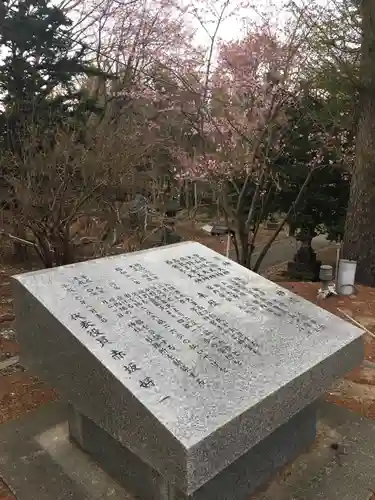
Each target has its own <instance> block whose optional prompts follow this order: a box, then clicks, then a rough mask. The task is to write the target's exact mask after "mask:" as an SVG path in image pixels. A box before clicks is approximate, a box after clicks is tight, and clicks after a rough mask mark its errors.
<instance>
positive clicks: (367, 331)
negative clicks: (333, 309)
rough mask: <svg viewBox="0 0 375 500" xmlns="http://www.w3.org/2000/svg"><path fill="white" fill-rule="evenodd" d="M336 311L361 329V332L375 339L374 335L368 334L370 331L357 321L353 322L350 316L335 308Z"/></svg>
mask: <svg viewBox="0 0 375 500" xmlns="http://www.w3.org/2000/svg"><path fill="white" fill-rule="evenodd" d="M337 310H338V311H339V312H340V313H341V314H343V315H344V316H345V317H346V318H347V319H349V320H350V321H351V322H352V323H353V324H354V325H355V326H358V327H359V328H361V329H362V330H364V331H365V332H366V333H368V334H369V335H370V336H371V337H372V338H374V339H375V335H374V334H373V333H372V332H370V330H369V329H368V328H366V327H365V326H363V325H362V324H361V323H360V322H359V321H357V320H355V319H354V318H352V317H351V316H349V314H347V313H346V312H344V311H342V310H341V309H339V308H337Z"/></svg>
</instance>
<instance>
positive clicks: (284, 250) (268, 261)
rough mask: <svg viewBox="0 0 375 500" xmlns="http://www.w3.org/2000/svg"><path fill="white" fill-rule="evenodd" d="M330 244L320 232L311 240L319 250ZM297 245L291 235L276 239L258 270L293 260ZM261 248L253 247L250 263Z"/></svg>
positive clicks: (253, 261)
mask: <svg viewBox="0 0 375 500" xmlns="http://www.w3.org/2000/svg"><path fill="white" fill-rule="evenodd" d="M329 245H330V242H329V241H328V240H327V238H326V236H324V235H322V234H320V235H318V236H316V237H315V238H314V239H313V241H312V246H313V248H314V250H320V249H322V248H325V247H327V246H329ZM298 247H299V242H298V241H296V239H295V238H293V237H287V238H284V239H282V240H278V241H276V242H275V243H274V244H273V245H272V247H271V248H270V249H269V251H268V253H267V254H266V256H265V257H264V259H263V262H262V264H261V266H260V269H259V271H260V272H262V271H265V270H266V269H268V268H269V267H272V266H276V265H277V264H281V263H283V262H286V261H288V260H293V257H294V254H295V253H296V251H297V249H298ZM261 250H262V246H260V247H259V250H258V249H255V252H254V254H253V257H252V260H251V264H252V265H254V264H255V262H256V260H257V258H258V256H259V254H260V251H261ZM231 257H232V258H235V253H233V254H232V255H231Z"/></svg>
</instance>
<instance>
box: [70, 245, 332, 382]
mask: <svg viewBox="0 0 375 500" xmlns="http://www.w3.org/2000/svg"><path fill="white" fill-rule="evenodd" d="M164 265H166V266H167V267H169V268H171V269H172V270H173V272H175V273H178V274H180V275H182V279H185V280H188V281H190V280H192V281H193V282H195V284H196V285H198V286H197V289H196V291H195V293H190V290H189V293H187V290H186V288H184V289H183V287H182V288H179V287H178V286H176V282H173V281H172V282H170V281H168V280H166V279H163V278H165V277H164V276H158V274H157V273H156V272H155V269H154V268H150V266H149V265H148V263H145V262H134V261H133V262H132V263H129V264H128V265H127V266H125V265H116V266H115V267H114V271H115V272H114V273H111V277H110V279H108V280H105V279H101V280H95V279H94V278H92V277H90V275H89V273H86V274H83V273H82V274H79V275H77V276H74V277H72V278H71V279H69V280H68V281H67V282H66V283H64V284H63V285H62V286H63V288H64V289H65V291H66V292H67V293H68V294H70V295H71V296H72V297H73V298H74V300H75V301H77V302H78V304H79V305H80V308H79V310H80V312H73V313H72V314H71V319H72V320H73V321H74V322H75V324H76V325H77V326H78V327H79V328H80V329H81V330H82V331H84V332H85V333H87V335H88V336H89V337H91V338H93V339H94V340H95V342H96V343H97V345H98V347H99V348H100V349H103V350H106V352H107V353H108V355H109V356H110V357H111V359H112V360H113V361H114V362H116V363H118V364H119V366H120V365H121V367H122V369H123V373H124V375H126V376H129V377H132V378H134V377H135V378H136V380H138V385H139V387H140V388H142V389H148V390H152V389H153V388H155V387H157V380H155V379H154V377H153V374H152V373H150V369H151V367H149V366H147V363H146V364H145V363H143V362H142V361H141V360H140V359H139V358H137V356H135V357H134V356H133V355H132V354H131V353H130V352H129V350H128V348H127V345H126V340H125V337H124V339H123V340H120V341H119V339H118V338H117V339H116V338H112V336H111V328H110V325H111V322H113V321H114V318H117V320H115V321H119V320H120V321H123V330H124V332H133V335H135V338H137V339H139V341H140V342H143V343H144V344H145V345H146V346H148V349H151V351H152V352H154V353H155V354H154V355H152V357H153V356H155V355H156V353H157V355H158V356H159V357H160V356H161V357H162V358H165V359H167V360H168V361H169V362H170V363H171V364H172V365H173V366H174V367H175V369H177V370H179V371H181V372H183V373H184V374H185V375H187V376H188V377H189V378H191V380H192V381H193V382H194V383H196V384H197V385H198V386H201V387H203V386H205V385H206V383H207V373H208V371H207V367H210V370H211V373H212V372H213V373H215V372H216V373H217V374H218V375H219V374H220V373H222V374H225V373H228V372H230V371H231V370H233V369H236V367H241V366H243V364H244V363H249V362H250V363H251V359H252V358H251V357H252V356H261V355H262V348H261V345H260V344H259V342H258V341H257V340H256V338H255V337H253V335H252V331H249V329H246V330H245V331H244V329H243V328H240V327H238V326H237V323H236V314H235V313H234V315H233V316H234V319H233V317H231V316H228V315H226V314H223V313H222V312H221V309H222V308H221V306H222V305H223V304H226V305H230V306H232V305H233V307H235V308H237V309H238V311H239V312H240V311H241V312H242V313H244V314H245V316H250V317H251V318H252V321H256V318H257V315H258V316H259V315H262V314H263V315H264V314H268V316H272V317H274V318H279V321H281V320H282V321H284V320H285V321H287V322H289V323H290V324H292V325H293V326H294V327H297V328H300V329H302V330H303V331H304V332H306V334H307V335H311V334H313V333H314V332H319V331H320V329H321V328H322V325H320V324H319V323H318V322H317V321H316V320H315V319H313V318H310V317H308V316H307V315H304V314H302V313H300V312H298V311H297V312H296V310H295V308H293V307H291V306H293V305H294V304H295V301H296V299H294V298H293V297H290V296H289V297H288V298H287V299H286V297H285V292H283V291H282V290H277V292H276V293H274V294H272V297H270V296H269V294H267V293H266V292H265V291H264V290H263V289H262V288H261V287H257V286H254V285H252V284H251V282H249V280H247V279H246V278H244V277H243V276H241V275H240V274H238V273H236V271H235V270H233V265H232V264H231V262H230V261H228V260H224V259H223V258H221V257H219V256H218V257H216V256H214V257H212V258H208V257H205V256H202V255H199V254H198V253H192V254H188V255H183V256H179V257H176V258H167V259H165V261H164ZM167 274H168V273H167ZM116 276H117V277H116ZM126 284H128V285H126ZM254 318H255V319H254ZM255 332H256V330H255ZM189 353H190V354H189ZM198 360H199V362H198V363H197V361H198ZM204 367H206V368H204Z"/></svg>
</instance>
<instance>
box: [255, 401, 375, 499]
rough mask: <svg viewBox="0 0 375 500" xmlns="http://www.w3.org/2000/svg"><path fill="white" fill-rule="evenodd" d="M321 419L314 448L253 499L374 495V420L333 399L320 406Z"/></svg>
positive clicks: (350, 497)
mask: <svg viewBox="0 0 375 500" xmlns="http://www.w3.org/2000/svg"><path fill="white" fill-rule="evenodd" d="M318 418H319V424H318V438H317V442H316V443H315V445H314V446H313V448H312V449H311V450H310V452H309V453H307V454H305V455H302V456H300V457H299V458H298V460H296V461H295V462H294V463H293V464H291V465H290V466H289V467H287V468H286V469H284V470H283V471H282V473H281V474H279V476H278V477H277V478H275V480H274V481H273V482H272V483H271V484H270V485H269V487H268V489H267V490H266V491H264V492H263V493H260V494H259V495H257V496H256V497H254V498H253V499H252V500H318V499H322V500H370V499H372V498H373V497H372V492H371V490H373V491H375V440H374V436H375V422H374V421H372V420H369V419H366V418H362V417H360V416H359V415H358V414H356V413H354V412H352V411H349V410H347V409H345V408H341V407H339V406H336V405H333V404H329V403H323V404H322V405H321V407H320V410H319V417H318ZM337 445H338V447H337ZM336 448H337V449H336Z"/></svg>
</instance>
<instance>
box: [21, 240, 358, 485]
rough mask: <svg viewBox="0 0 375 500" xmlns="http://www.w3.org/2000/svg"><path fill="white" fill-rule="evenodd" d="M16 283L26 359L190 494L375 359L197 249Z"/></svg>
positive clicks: (344, 329)
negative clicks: (334, 384) (339, 380)
mask: <svg viewBox="0 0 375 500" xmlns="http://www.w3.org/2000/svg"><path fill="white" fill-rule="evenodd" d="M13 285H14V305H15V311H16V329H17V334H18V338H19V341H20V344H21V349H22V351H21V361H22V360H23V362H24V363H26V364H27V365H28V366H29V367H30V368H31V369H34V370H35V372H36V373H38V374H40V375H41V376H42V377H43V378H44V379H45V380H46V381H49V382H50V383H51V384H52V385H53V386H54V387H56V389H57V390H59V391H60V392H61V394H62V395H63V396H64V397H65V398H66V399H67V400H68V401H70V402H71V403H72V404H73V405H74V406H75V408H76V409H77V410H78V411H79V412H80V413H82V414H83V415H85V416H86V417H88V418H90V419H92V420H93V421H94V422H95V423H96V424H97V425H98V426H100V427H102V428H103V429H105V430H106V431H107V432H108V433H109V434H110V435H112V436H113V437H114V438H115V439H117V440H118V441H119V442H120V443H122V444H123V445H124V446H126V447H128V448H129V449H130V450H131V451H132V452H133V453H135V454H136V455H138V456H139V457H140V458H141V459H142V460H143V461H144V462H146V463H147V464H149V465H150V466H151V467H152V468H153V469H155V470H157V471H158V472H159V473H160V474H162V475H164V476H166V477H167V479H168V481H169V482H170V483H172V484H175V485H176V486H177V487H178V488H179V489H180V490H181V491H183V492H184V493H186V494H191V493H193V492H194V491H195V490H197V489H199V488H200V487H201V486H202V485H204V484H205V483H206V482H208V481H209V480H210V479H211V478H213V477H214V476H215V475H216V474H218V473H219V472H220V471H222V470H223V469H225V468H226V467H228V466H229V465H230V464H231V463H233V462H234V461H235V460H237V459H238V458H239V457H240V456H242V455H243V454H245V453H246V452H247V451H248V450H249V449H250V448H252V447H253V446H255V445H256V444H257V443H258V442H259V441H261V440H263V439H264V438H265V437H267V436H268V435H269V434H271V433H272V432H273V431H274V430H275V429H277V428H278V427H279V426H281V425H283V424H284V423H286V422H287V421H288V420H289V419H290V418H291V417H293V416H294V415H296V414H297V413H298V412H299V411H301V410H302V409H303V408H305V407H306V406H308V405H309V404H310V403H312V402H313V401H314V400H315V399H317V398H318V397H319V396H320V395H321V394H322V393H323V392H324V391H325V390H326V389H327V388H328V387H329V386H330V385H331V383H332V382H333V380H335V379H336V378H337V377H339V376H342V375H343V374H344V373H346V372H347V371H348V370H350V369H351V368H352V367H354V366H356V365H357V364H359V363H360V361H361V359H362V357H363V340H362V331H361V330H359V329H358V328H356V327H354V326H352V325H350V324H349V323H347V322H345V321H343V320H341V319H339V318H337V317H336V316H334V315H332V314H330V313H329V312H327V311H325V310H323V309H321V308H319V307H317V306H315V305H313V304H312V303H310V302H307V301H305V300H304V299H302V298H300V297H297V296H296V295H294V294H293V293H291V292H289V291H287V290H284V289H283V288H281V287H280V286H278V285H276V284H274V283H272V282H270V281H268V280H266V279H265V278H263V277H261V276H259V275H257V274H256V273H253V272H251V271H249V270H248V269H245V268H243V267H242V266H240V265H238V264H237V263H235V262H233V261H231V260H229V259H227V258H225V257H223V256H222V255H220V254H217V253H216V252H214V251H212V250H210V249H208V248H207V247H205V246H203V245H200V244H198V243H195V242H187V243H181V244H178V245H171V246H167V247H161V248H156V249H152V250H147V251H143V252H136V253H132V254H124V255H119V256H115V257H110V258H103V259H98V260H92V261H87V262H82V263H79V264H73V265H69V266H64V267H60V268H55V269H51V270H43V271H37V272H33V273H27V274H23V275H18V276H15V277H14V280H13Z"/></svg>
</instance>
